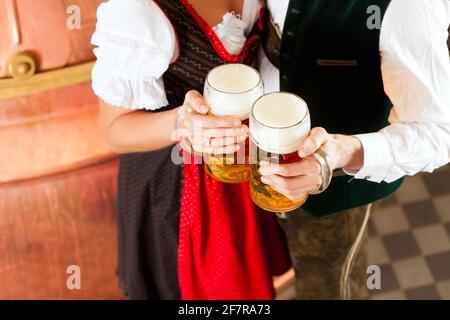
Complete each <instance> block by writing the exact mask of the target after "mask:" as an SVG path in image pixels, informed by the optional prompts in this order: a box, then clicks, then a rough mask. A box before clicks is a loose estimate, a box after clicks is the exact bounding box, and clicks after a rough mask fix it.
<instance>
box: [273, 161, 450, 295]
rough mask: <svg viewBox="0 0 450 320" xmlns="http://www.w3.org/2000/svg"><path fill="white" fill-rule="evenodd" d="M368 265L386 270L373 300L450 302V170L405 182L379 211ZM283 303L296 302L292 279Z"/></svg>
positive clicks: (371, 234)
mask: <svg viewBox="0 0 450 320" xmlns="http://www.w3.org/2000/svg"><path fill="white" fill-rule="evenodd" d="M369 264H371V265H378V266H380V268H381V290H371V291H370V292H369V294H370V299H383V300H388V299H395V300H405V299H406V300H413V299H445V300H450V166H447V167H445V168H443V169H440V170H438V171H436V172H435V173H433V174H421V175H418V176H415V177H409V178H407V179H406V181H405V183H404V184H403V186H402V187H401V188H400V189H399V190H398V191H397V192H396V193H395V194H394V195H393V196H391V197H390V198H388V199H385V200H383V201H381V202H380V203H377V204H376V205H375V208H374V210H373V212H372V217H371V220H370V223H369ZM285 283H286V285H285V286H284V288H283V289H282V290H281V292H280V294H279V296H278V299H292V298H293V297H294V296H295V290H294V287H293V284H292V275H291V276H290V279H289V280H287V281H285Z"/></svg>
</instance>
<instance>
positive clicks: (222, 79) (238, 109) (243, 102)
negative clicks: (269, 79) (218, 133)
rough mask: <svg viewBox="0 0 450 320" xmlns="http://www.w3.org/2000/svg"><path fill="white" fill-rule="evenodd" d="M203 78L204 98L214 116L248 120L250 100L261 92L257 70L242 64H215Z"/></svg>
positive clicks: (254, 98)
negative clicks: (205, 78)
mask: <svg viewBox="0 0 450 320" xmlns="http://www.w3.org/2000/svg"><path fill="white" fill-rule="evenodd" d="M206 81H207V83H206V84H205V92H204V97H205V100H206V103H207V104H208V105H209V107H210V109H211V113H212V114H213V115H216V116H235V117H238V118H240V119H247V118H248V116H249V114H250V111H251V108H252V105H253V103H254V102H255V101H256V100H257V99H258V98H259V97H261V96H262V95H263V93H264V88H263V85H262V82H261V77H260V75H259V73H258V71H256V70H255V69H253V68H251V67H249V66H246V65H243V64H225V65H222V66H219V67H216V68H214V69H213V70H211V72H210V73H209V74H208V78H207V80H206ZM208 84H209V86H210V87H211V88H209V87H208Z"/></svg>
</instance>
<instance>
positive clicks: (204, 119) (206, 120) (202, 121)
mask: <svg viewBox="0 0 450 320" xmlns="http://www.w3.org/2000/svg"><path fill="white" fill-rule="evenodd" d="M184 124H185V128H189V129H201V130H203V128H210V129H212V128H236V127H240V126H241V121H240V120H239V119H236V118H233V117H211V116H206V115H199V114H195V113H191V114H188V115H187V116H186V117H185V120H184Z"/></svg>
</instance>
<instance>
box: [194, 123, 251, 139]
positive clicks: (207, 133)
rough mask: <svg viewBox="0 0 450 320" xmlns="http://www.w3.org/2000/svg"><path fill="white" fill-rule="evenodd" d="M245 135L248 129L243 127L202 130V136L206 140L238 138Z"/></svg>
mask: <svg viewBox="0 0 450 320" xmlns="http://www.w3.org/2000/svg"><path fill="white" fill-rule="evenodd" d="M247 134H248V127H247V126H245V125H242V126H240V127H237V128H219V129H203V136H204V137H208V138H222V137H239V136H247Z"/></svg>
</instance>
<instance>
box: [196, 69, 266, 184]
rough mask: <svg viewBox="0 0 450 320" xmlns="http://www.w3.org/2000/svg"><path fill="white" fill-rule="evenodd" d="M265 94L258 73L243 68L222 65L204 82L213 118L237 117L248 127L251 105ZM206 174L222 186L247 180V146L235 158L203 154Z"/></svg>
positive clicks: (213, 70)
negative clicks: (223, 183)
mask: <svg viewBox="0 0 450 320" xmlns="http://www.w3.org/2000/svg"><path fill="white" fill-rule="evenodd" d="M263 94H264V88H263V84H262V79H261V76H260V74H259V72H258V71H257V70H255V69H254V68H252V67H249V66H247V65H244V64H225V65H221V66H218V67H216V68H214V69H212V70H211V71H210V72H209V73H208V76H207V78H206V82H205V90H204V93H203V95H204V98H205V101H206V104H207V105H208V106H209V108H210V113H211V115H212V116H231V117H236V118H238V119H240V120H242V122H243V123H244V124H247V125H248V119H249V115H250V111H251V108H252V106H253V104H254V102H255V101H256V100H257V99H258V98H259V97H261V96H262V95H263ZM204 160H205V166H206V170H207V172H208V173H209V174H210V175H211V176H212V177H213V178H215V179H216V180H219V181H221V182H225V183H240V182H245V181H248V180H249V179H250V167H249V142H248V140H247V141H246V142H245V143H244V144H242V146H241V149H240V150H239V151H238V152H236V153H234V154H222V155H217V154H205V155H204Z"/></svg>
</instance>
